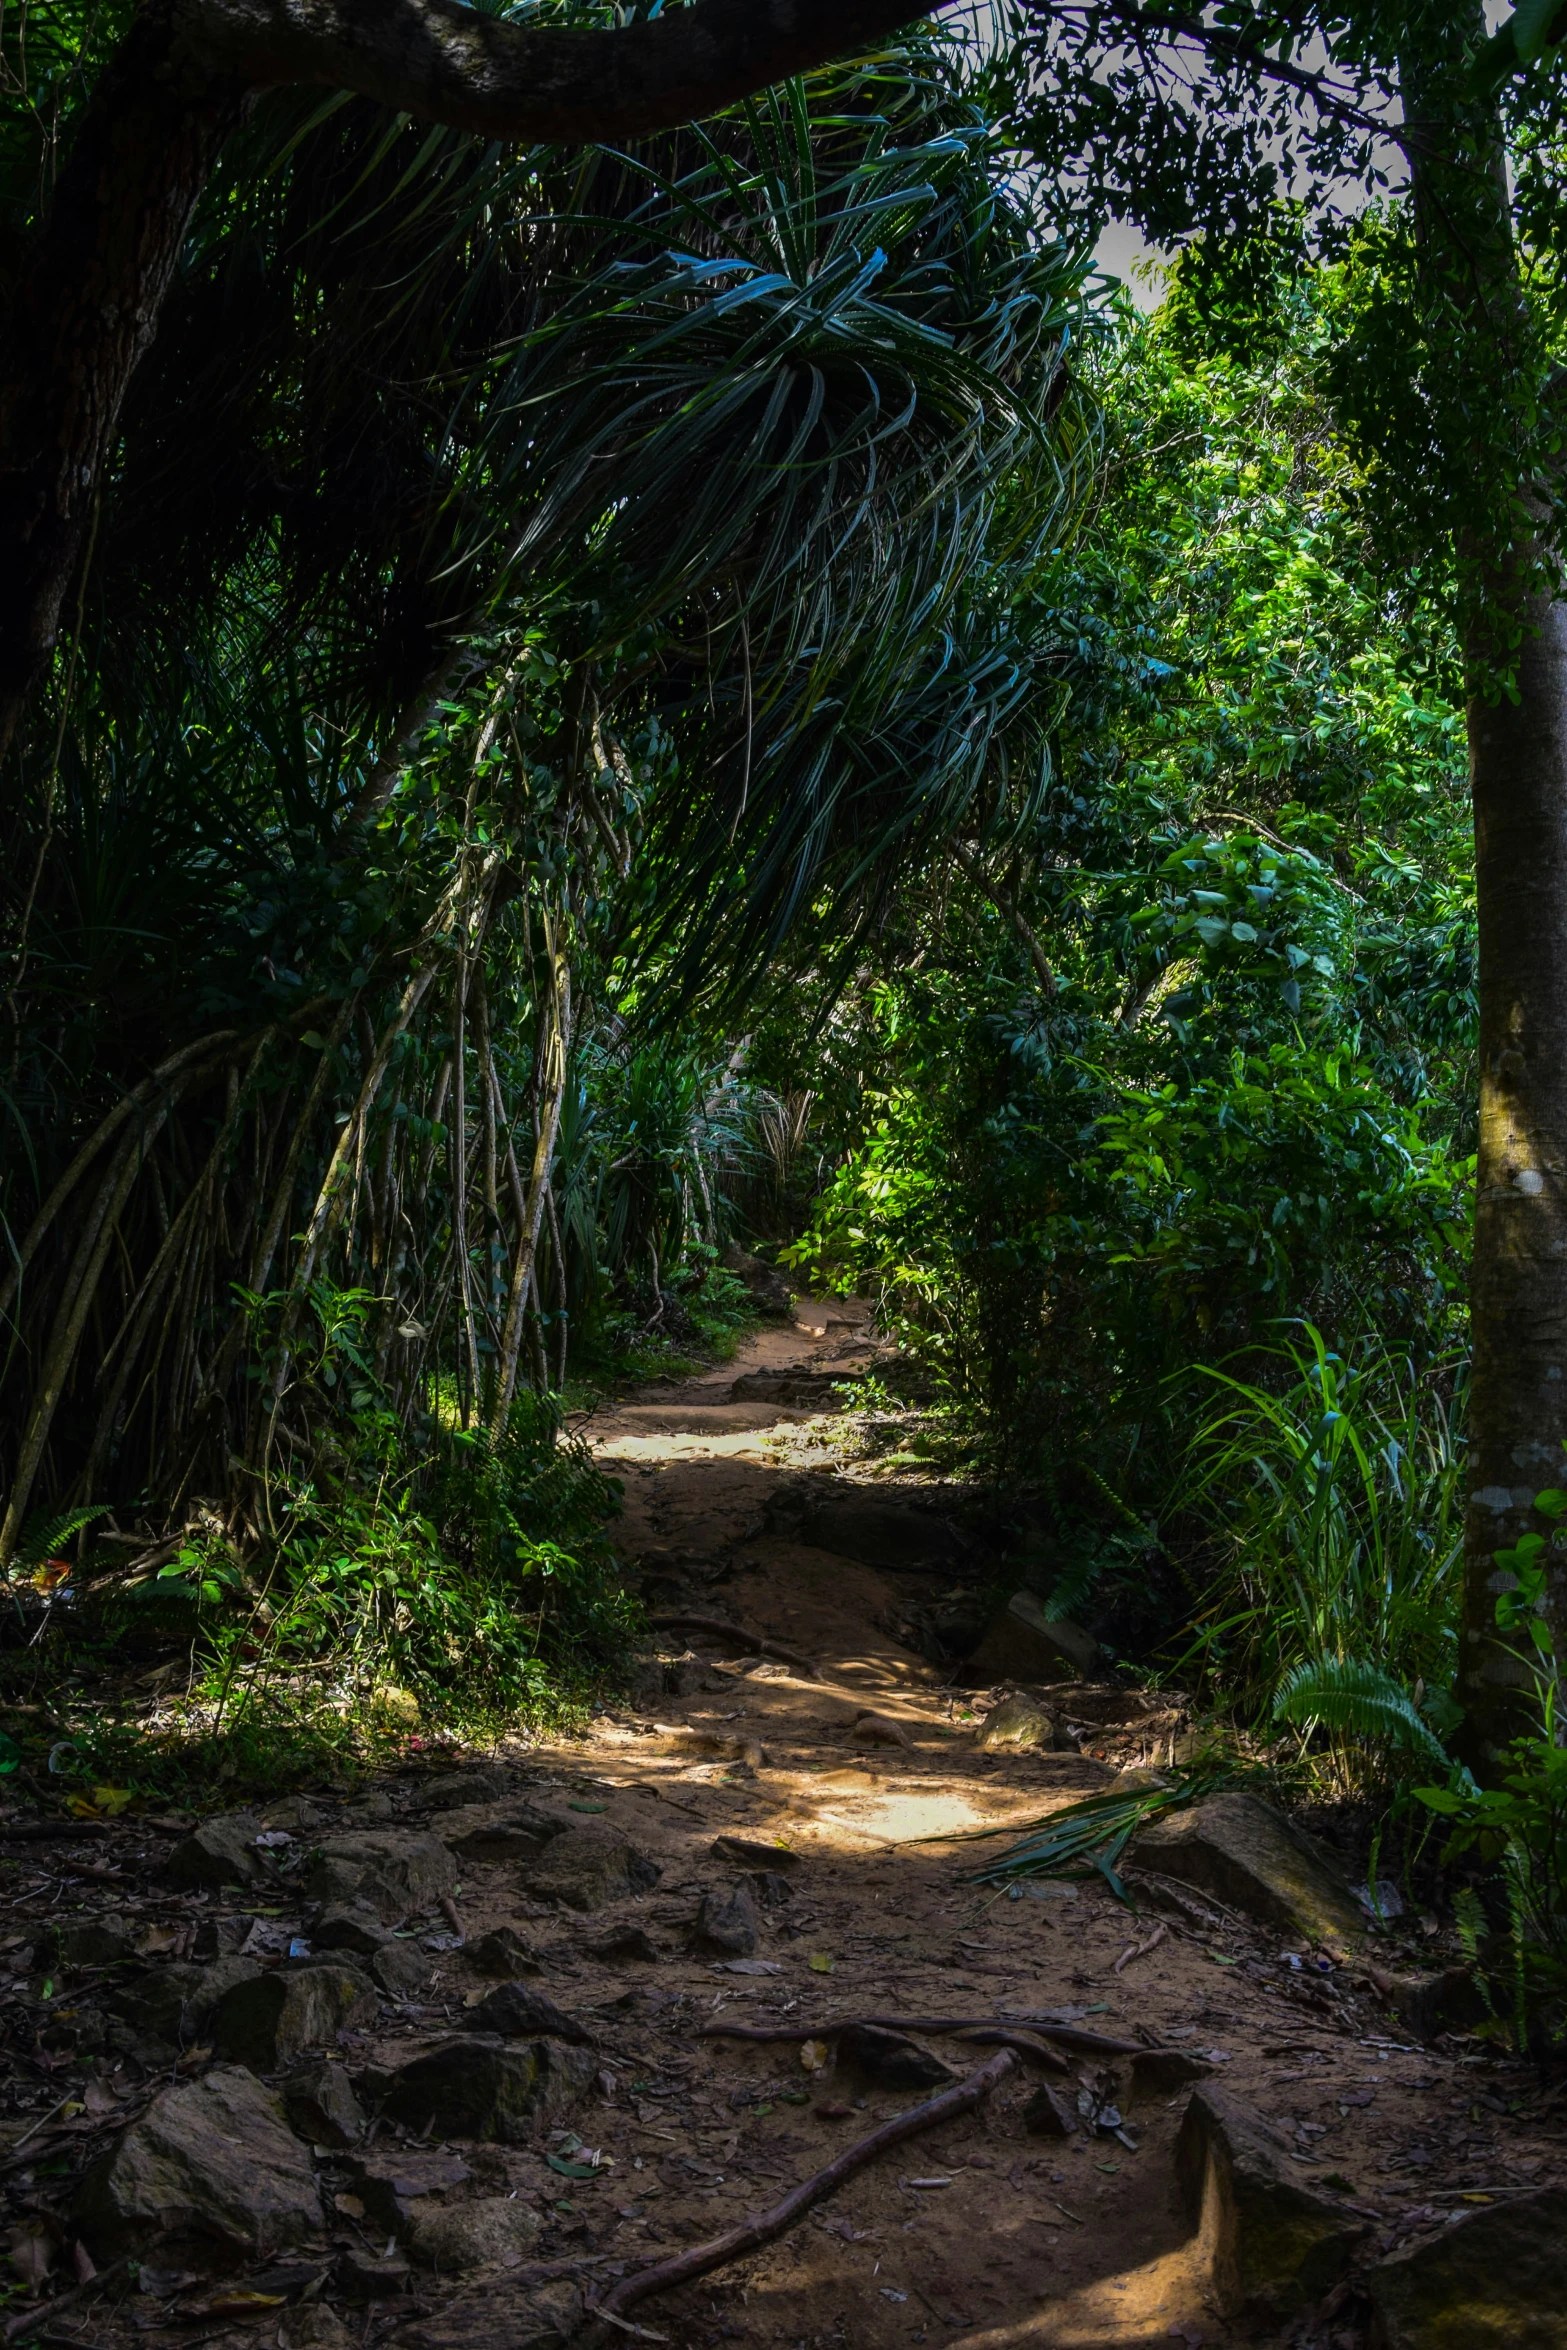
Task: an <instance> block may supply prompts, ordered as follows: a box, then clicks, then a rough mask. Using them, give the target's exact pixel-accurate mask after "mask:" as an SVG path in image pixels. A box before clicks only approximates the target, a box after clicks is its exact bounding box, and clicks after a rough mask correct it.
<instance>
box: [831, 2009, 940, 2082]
mask: <svg viewBox="0 0 1567 2350" xmlns="http://www.w3.org/2000/svg"><path fill="white" fill-rule="evenodd" d="M838 2062H839V2064H840V2065H841V2066H843V2067H844V2068H845V2069H846V2070H848V2071H850V2072H855V2073H858V2074H859V2075H860V2076H861V2078H862V2079H863V2080H867V2081H874V2082H875V2083H876V2086H877V2087H878V2088H879V2089H945V2088H947V2087H949V2086H950V2085H951V2083H952V2082H953V2081H955V2080H956V2079H957V2078H958V2076H957V2074H956V2073H955V2072H954V2071H953V2070H952V2068H951V2066H950V2065H946V2064H943V2063H942V2061H941V2058H940V2057H939V2056H934V2055H932V2053H931V2051H930V2050H929V2049H928V2048H921V2046H920V2045H919V2043H918V2041H917V2040H911V2039H909V2037H908V2036H907V2034H906V2033H903V2032H889V2031H887V2030H886V2029H885V2028H884V2027H883V2026H882V2025H880V2024H850V2025H848V2026H847V2028H846V2029H845V2030H843V2031H841V2032H840V2033H839V2034H838Z"/></svg>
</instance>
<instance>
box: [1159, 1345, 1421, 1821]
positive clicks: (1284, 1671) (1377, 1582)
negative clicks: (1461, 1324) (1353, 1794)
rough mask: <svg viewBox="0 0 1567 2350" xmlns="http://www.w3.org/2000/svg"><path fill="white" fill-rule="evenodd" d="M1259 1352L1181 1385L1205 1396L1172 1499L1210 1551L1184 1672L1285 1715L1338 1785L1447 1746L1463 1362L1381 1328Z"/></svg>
mask: <svg viewBox="0 0 1567 2350" xmlns="http://www.w3.org/2000/svg"><path fill="white" fill-rule="evenodd" d="M1264 1367H1265V1368H1266V1369H1268V1370H1271V1371H1272V1372H1273V1373H1274V1376H1273V1377H1272V1378H1271V1379H1270V1380H1267V1381H1265V1380H1264V1379H1263V1378H1262V1377H1260V1376H1259V1377H1256V1378H1252V1379H1243V1378H1240V1377H1237V1376H1235V1375H1234V1374H1233V1373H1231V1372H1229V1371H1225V1370H1222V1369H1218V1368H1214V1367H1212V1366H1203V1367H1201V1368H1200V1369H1199V1370H1198V1371H1197V1372H1196V1373H1195V1375H1194V1379H1193V1382H1192V1383H1191V1386H1190V1387H1189V1388H1188V1392H1189V1393H1190V1392H1193V1391H1195V1393H1196V1394H1197V1395H1199V1396H1207V1397H1210V1398H1211V1399H1212V1403H1211V1406H1210V1408H1209V1410H1208V1412H1207V1416H1206V1417H1205V1418H1203V1419H1202V1420H1201V1421H1200V1423H1199V1425H1198V1427H1197V1429H1196V1431H1195V1433H1194V1435H1193V1437H1192V1439H1191V1444H1190V1450H1189V1454H1188V1463H1187V1474H1186V1478H1185V1482H1184V1485H1183V1486H1182V1487H1181V1488H1180V1489H1179V1490H1178V1493H1177V1496H1176V1504H1175V1510H1174V1512H1173V1513H1172V1514H1173V1515H1175V1516H1177V1517H1184V1518H1185V1519H1186V1520H1187V1521H1188V1523H1189V1524H1190V1525H1191V1526H1192V1527H1193V1528H1194V1529H1196V1530H1197V1532H1198V1533H1199V1534H1200V1536H1201V1537H1202V1540H1203V1544H1204V1547H1205V1548H1206V1550H1207V1552H1208V1555H1209V1557H1210V1558H1211V1560H1212V1562H1213V1563H1212V1566H1211V1568H1210V1570H1209V1574H1208V1579H1207V1581H1206V1585H1205V1587H1204V1589H1203V1594H1202V1601H1201V1606H1200V1610H1199V1613H1198V1616H1197V1619H1196V1623H1195V1626H1194V1636H1193V1637H1192V1638H1190V1639H1189V1640H1188V1642H1187V1644H1186V1646H1185V1649H1184V1652H1183V1653H1182V1655H1181V1657H1180V1658H1179V1660H1178V1662H1177V1664H1176V1666H1175V1671H1176V1674H1177V1677H1179V1675H1180V1674H1181V1673H1182V1672H1185V1671H1189V1670H1190V1669H1191V1668H1192V1667H1193V1666H1194V1665H1195V1666H1196V1667H1197V1668H1198V1669H1199V1670H1200V1672H1201V1674H1202V1676H1203V1677H1204V1678H1205V1679H1206V1680H1207V1681H1208V1682H1209V1683H1210V1685H1222V1687H1223V1689H1224V1691H1225V1693H1226V1696H1227V1698H1228V1700H1229V1702H1231V1703H1232V1704H1234V1705H1235V1706H1236V1708H1237V1709H1238V1710H1239V1712H1240V1713H1241V1714H1242V1716H1243V1717H1245V1718H1249V1719H1252V1720H1254V1721H1257V1722H1261V1723H1267V1722H1279V1723H1288V1724H1291V1725H1293V1726H1294V1727H1295V1728H1296V1729H1297V1730H1298V1731H1299V1733H1300V1736H1301V1739H1302V1742H1303V1744H1311V1743H1313V1742H1314V1743H1315V1744H1316V1745H1317V1746H1318V1748H1319V1749H1321V1750H1325V1754H1326V1757H1327V1758H1328V1760H1329V1764H1330V1768H1331V1770H1332V1771H1333V1772H1334V1773H1335V1774H1336V1775H1337V1776H1338V1778H1339V1779H1340V1780H1341V1781H1342V1782H1344V1783H1346V1784H1352V1785H1353V1784H1361V1783H1363V1782H1365V1781H1366V1780H1367V1779H1368V1778H1370V1779H1371V1780H1377V1779H1380V1778H1382V1777H1385V1776H1386V1773H1387V1769H1388V1766H1389V1764H1390V1761H1391V1758H1392V1757H1394V1756H1396V1755H1400V1754H1404V1755H1408V1754H1413V1755H1415V1756H1417V1757H1419V1758H1420V1759H1422V1760H1424V1761H1425V1762H1426V1763H1427V1764H1429V1763H1430V1762H1432V1761H1437V1762H1439V1763H1445V1761H1446V1756H1445V1752H1444V1749H1443V1746H1442V1743H1441V1739H1442V1733H1443V1732H1444V1731H1445V1730H1446V1729H1448V1728H1450V1727H1451V1726H1452V1721H1453V1718H1454V1716H1453V1712H1452V1707H1451V1700H1450V1698H1448V1696H1447V1694H1446V1693H1447V1690H1448V1687H1449V1684H1450V1683H1451V1680H1452V1677H1453V1661H1454V1649H1455V1645H1456V1639H1457V1632H1456V1613H1457V1600H1458V1577H1459V1572H1460V1560H1461V1554H1462V1539H1463V1446H1462V1434H1461V1425H1462V1419H1461V1415H1462V1401H1461V1387H1460V1377H1461V1366H1460V1364H1459V1363H1458V1362H1457V1361H1454V1360H1451V1359H1448V1360H1445V1361H1438V1362H1436V1363H1431V1364H1425V1365H1422V1364H1420V1363H1419V1362H1418V1361H1416V1360H1415V1359H1414V1358H1412V1357H1409V1356H1397V1355H1394V1354H1391V1353H1389V1352H1387V1351H1386V1350H1384V1349H1382V1348H1380V1347H1378V1346H1376V1345H1375V1344H1374V1343H1368V1344H1367V1345H1366V1346H1364V1347H1363V1348H1362V1349H1360V1350H1359V1351H1358V1353H1357V1355H1356V1356H1355V1357H1354V1358H1353V1359H1348V1358H1346V1357H1345V1356H1343V1355H1341V1354H1339V1353H1338V1352H1336V1351H1335V1350H1334V1349H1333V1348H1331V1347H1330V1346H1329V1345H1328V1344H1327V1342H1326V1340H1325V1338H1324V1337H1323V1335H1322V1333H1321V1331H1320V1330H1318V1329H1316V1328H1315V1327H1314V1326H1313V1325H1312V1324H1310V1323H1306V1324H1304V1325H1302V1326H1301V1329H1300V1332H1299V1335H1298V1337H1297V1338H1296V1339H1295V1340H1294V1341H1293V1342H1292V1343H1290V1344H1289V1345H1287V1346H1286V1347H1284V1348H1283V1349H1281V1350H1279V1351H1278V1353H1277V1354H1276V1355H1275V1356H1274V1358H1273V1360H1272V1362H1271V1363H1270V1364H1267V1365H1265V1366H1264ZM1314 1734H1317V1735H1316V1736H1315V1740H1314Z"/></svg>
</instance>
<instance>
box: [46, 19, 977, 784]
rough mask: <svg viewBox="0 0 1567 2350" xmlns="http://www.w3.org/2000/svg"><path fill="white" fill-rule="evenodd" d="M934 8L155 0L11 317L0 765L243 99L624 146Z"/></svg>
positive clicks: (59, 189)
mask: <svg viewBox="0 0 1567 2350" xmlns="http://www.w3.org/2000/svg"><path fill="white" fill-rule="evenodd" d="M949 4H950V0H934V5H935V6H936V7H941V6H945V5H949ZM928 13H930V11H929V9H920V8H919V7H917V6H916V7H913V8H911V6H910V0H694V4H693V5H691V6H689V7H679V6H675V7H671V8H669V9H667V10H666V11H665V13H664V14H662V15H661V16H658V17H655V18H653V19H651V20H650V21H647V22H643V23H637V24H630V25H623V26H620V27H611V26H606V27H605V28H604V29H603V30H602V31H586V30H576V29H572V28H570V27H568V26H563V25H547V24H546V25H540V24H521V23H512V22H509V21H507V20H506V19H505V18H503V17H496V16H486V15H481V14H480V12H479V11H478V10H477V9H475V8H468V7H463V6H461V5H459V4H458V0H148V4H147V5H144V6H143V8H142V9H141V11H140V12H139V14H138V15H137V17H136V18H135V20H134V22H133V23H132V25H131V28H130V31H129V32H128V34H127V35H126V37H125V39H124V40H123V41H122V42H121V44H120V46H119V48H118V50H117V51H116V52H115V54H114V56H113V57H112V58H111V59H110V61H109V63H108V65H107V66H106V68H105V70H104V72H103V74H102V76H101V77H100V80H99V82H98V86H97V88H96V89H95V91H94V93H93V97H92V100H91V102H90V104H89V105H88V108H87V110H86V113H85V114H84V116H83V118H82V120H81V123H80V124H79V125H78V127H77V129H76V133H75V138H74V142H73V144H72V147H71V151H70V154H69V156H68V158H67V161H66V164H65V168H64V170H63V171H62V173H61V175H60V178H59V181H58V182H57V184H56V187H55V190H54V197H53V202H52V204H51V206H50V209H49V212H48V214H47V216H46V218H45V219H44V220H43V222H42V223H41V225H40V229H39V232H38V235H37V236H36V238H35V240H34V242H33V244H32V246H31V248H30V250H29V252H28V254H27V255H26V256H25V258H24V260H23V262H22V265H21V267H20V269H19V270H18V272H17V275H16V279H15V281H14V286H13V293H12V303H11V311H10V315H9V317H0V758H3V757H4V756H5V753H6V750H7V748H8V746H9V743H10V740H11V737H12V733H13V731H14V729H15V726H16V724H17V721H18V719H19V717H20V714H21V711H22V709H23V706H24V704H25V702H26V699H27V696H28V694H29V693H30V691H31V690H32V688H33V686H34V684H35V683H36V682H37V680H38V678H39V677H40V676H42V675H43V674H44V673H45V671H46V670H47V667H48V664H49V662H50V659H51V658H52V655H53V652H54V645H55V634H56V630H57V628H58V625H59V616H60V610H61V606H62V602H63V599H64V597H65V593H66V590H67V587H68V585H69V583H70V581H71V579H72V577H73V575H74V574H75V572H76V567H77V564H78V561H79V558H80V555H81V551H82V545H83V540H84V536H85V523H86V518H87V515H88V514H89V513H90V511H91V509H92V505H93V501H94V499H95V497H96V496H97V491H98V484H99V481H100V479H101V478H102V473H103V468H104V466H105V464H106V463H107V461H108V458H109V454H110V451H111V450H112V448H113V445H114V440H115V436H116V433H117V431H118V427H119V416H120V408H121V403H122V401H123V399H124V395H125V389H126V386H127V384H128V383H129V381H130V379H131V376H132V374H133V373H134V371H135V368H136V366H137V364H138V362H139V361H140V359H141V356H142V354H143V353H144V352H145V350H146V349H147V347H148V345H149V344H150V343H151V341H152V338H153V336H154V334H155V333H156V331H157V325H158V319H159V316H160V314H161V311H162V308H163V303H164V300H165V297H166V296H167V293H168V289H169V286H170V283H171V282H172V279H173V276H174V271H175V267H176V264H177V261H178V257H179V253H180V250H181V247H182V245H183V243H184V239H185V235H186V231H187V227H188V224H189V222H190V218H191V214H192V211H193V209H194V207H195V204H196V201H197V199H198V197H199V196H200V194H201V191H202V189H203V188H204V187H205V185H206V184H207V181H208V179H209V177H210V175H211V173H212V170H213V168H214V166H215V164H216V162H217V159H218V155H219V153H220V151H221V149H222V146H223V143H224V141H225V139H226V138H227V137H228V135H229V133H230V131H231V130H232V129H233V127H234V125H235V124H236V123H237V122H238V121H239V120H240V119H241V116H242V114H243V112H244V109H245V106H246V104H247V103H248V101H249V99H250V98H252V97H253V96H254V95H255V94H257V93H258V92H261V91H265V90H269V89H279V88H283V87H285V86H290V85H293V86H299V87H304V88H310V87H316V88H321V89H329V90H345V91H349V92H351V93H353V94H354V95H356V96H358V97H362V98H369V99H373V100H375V101H377V102H378V103H379V104H381V105H383V106H386V107H389V108H391V109H393V110H394V111H395V112H398V113H403V114H409V115H416V116H419V117H422V118H423V119H425V120H427V121H432V122H438V123H446V124H448V125H450V126H451V127H452V128H453V129H455V130H462V131H470V132H477V133H478V134H480V135H481V136H483V137H486V138H494V139H508V140H518V141H527V142H530V143H533V142H537V143H544V142H562V143H576V142H579V141H580V142H596V141H619V140H625V139H631V138H637V137H641V136H644V135H646V134H648V133H650V132H655V131H661V130H667V129H670V128H671V127H673V126H675V125H677V124H679V123H682V122H690V121H693V120H695V119H697V118H698V117H700V116H702V115H705V114H711V113H713V112H714V111H715V109H717V108H719V107H723V106H727V105H731V104H733V103H734V102H735V101H736V100H738V99H741V98H744V97H746V96H748V95H750V94H751V93H752V92H755V91H758V90H762V89H765V88H767V87H768V85H769V84H770V83H772V82H776V81H779V80H782V79H783V78H784V77H785V76H787V75H789V74H794V73H799V72H803V71H805V70H807V69H808V68H810V67H813V66H818V65H825V64H826V63H827V62H828V61H829V60H830V59H832V58H835V57H842V56H845V55H848V54H850V53H852V52H853V51H855V50H856V49H864V48H865V47H866V46H867V45H871V44H874V43H875V42H877V41H879V40H882V39H884V38H885V37H886V36H887V35H888V34H890V33H892V32H895V31H896V30H897V28H898V27H899V25H900V24H903V23H906V22H909V21H910V20H911V18H913V17H915V16H918V15H921V14H928Z"/></svg>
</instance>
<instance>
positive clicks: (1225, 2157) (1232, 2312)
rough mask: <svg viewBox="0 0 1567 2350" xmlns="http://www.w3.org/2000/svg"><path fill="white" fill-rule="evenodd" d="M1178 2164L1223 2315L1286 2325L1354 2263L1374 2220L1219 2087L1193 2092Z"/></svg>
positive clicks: (1177, 2148)
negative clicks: (1313, 2180)
mask: <svg viewBox="0 0 1567 2350" xmlns="http://www.w3.org/2000/svg"><path fill="white" fill-rule="evenodd" d="M1175 2171H1176V2177H1177V2179H1178V2181H1179V2182H1180V2186H1181V2191H1182V2193H1183V2194H1184V2196H1185V2198H1186V2203H1187V2207H1188V2209H1189V2210H1190V2211H1191V2213H1192V2215H1193V2217H1194V2219H1195V2220H1196V2222H1197V2230H1198V2252H1199V2257H1200V2259H1201V2261H1202V2263H1203V2265H1204V2266H1205V2268H1206V2269H1207V2272H1208V2278H1209V2283H1210V2286H1211V2290H1212V2292H1213V2296H1214V2301H1215V2305H1216V2307H1217V2308H1218V2310H1219V2312H1220V2314H1221V2315H1222V2316H1224V2317H1229V2318H1239V2319H1241V2320H1243V2321H1244V2322H1245V2323H1247V2324H1250V2325H1258V2326H1272V2327H1281V2326H1283V2325H1285V2324H1287V2323H1288V2322H1289V2321H1290V2320H1292V2319H1294V2318H1296V2317H1298V2316H1299V2315H1300V2314H1301V2313H1302V2312H1303V2311H1304V2310H1306V2309H1308V2308H1309V2307H1310V2306H1311V2304H1312V2303H1313V2302H1315V2301H1318V2300H1320V2299H1321V2298H1322V2296H1323V2295H1324V2294H1325V2293H1327V2292H1328V2291H1329V2290H1330V2288H1331V2287H1332V2286H1333V2285H1335V2284H1337V2282H1338V2280H1339V2278H1340V2277H1341V2276H1342V2275H1343V2274H1344V2272H1345V2270H1346V2269H1347V2268H1348V2266H1349V2263H1350V2260H1351V2258H1352V2256H1353V2254H1354V2253H1355V2251H1356V2249H1357V2247H1358V2245H1359V2244H1360V2242H1361V2240H1362V2239H1363V2237H1364V2236H1365V2234H1366V2223H1365V2221H1364V2220H1362V2219H1359V2218H1357V2217H1356V2215H1355V2214H1354V2213H1353V2212H1351V2211H1348V2210H1346V2209H1345V2207H1344V2206H1343V2204H1341V2203H1338V2202H1336V2201H1334V2200H1332V2199H1331V2198H1330V2197H1328V2196H1326V2195H1323V2194H1321V2193H1319V2192H1318V2191H1317V2190H1316V2189H1315V2188H1314V2187H1309V2186H1307V2185H1306V2184H1305V2183H1304V2182H1303V2181H1302V2180H1301V2179H1300V2177H1299V2176H1298V2175H1297V2173H1296V2172H1295V2170H1294V2167H1293V2164H1292V2161H1291V2149H1290V2147H1289V2144H1288V2141H1287V2140H1286V2139H1285V2138H1284V2137H1283V2135H1282V2133H1281V2132H1280V2131H1278V2130H1276V2129H1275V2128H1274V2127H1273V2125H1272V2124H1271V2123H1270V2122H1267V2121H1265V2120H1264V2119H1263V2117H1262V2115H1261V2114H1259V2113H1256V2112H1254V2111H1253V2109H1252V2108H1251V2107H1250V2106H1249V2105H1243V2104H1242V2103H1241V2101H1240V2099H1239V2098H1237V2097H1230V2096H1228V2095H1226V2094H1225V2092H1224V2091H1223V2090H1221V2089H1213V2088H1208V2087H1200V2088H1197V2089H1195V2090H1194V2091H1193V2092H1192V2098H1191V2103H1190V2104H1189V2105H1188V2106H1187V2108H1186V2113H1185V2116H1184V2118H1183V2120H1182V2122H1181V2127H1180V2132H1179V2134H1178V2136H1177V2138H1176V2141H1175Z"/></svg>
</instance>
